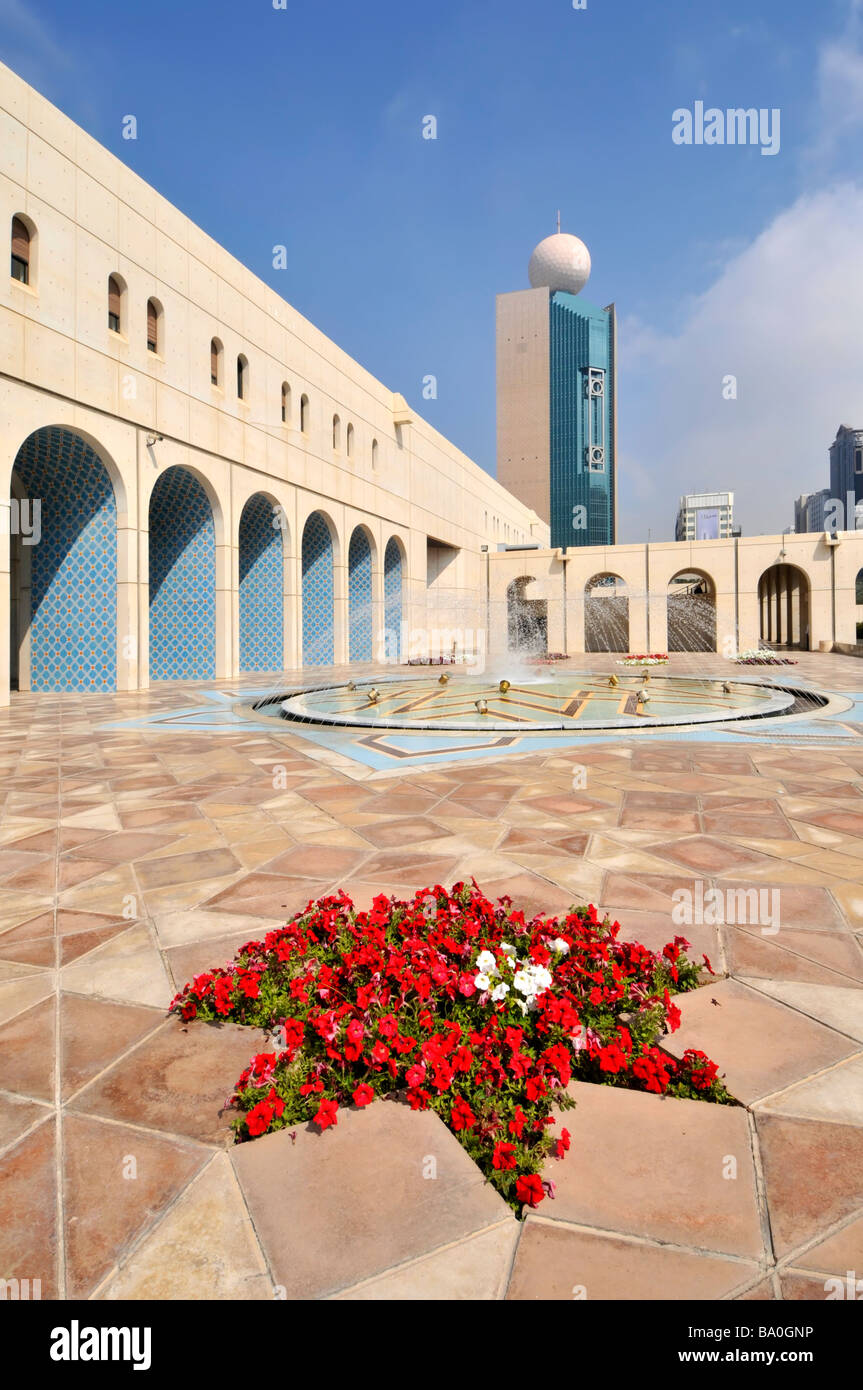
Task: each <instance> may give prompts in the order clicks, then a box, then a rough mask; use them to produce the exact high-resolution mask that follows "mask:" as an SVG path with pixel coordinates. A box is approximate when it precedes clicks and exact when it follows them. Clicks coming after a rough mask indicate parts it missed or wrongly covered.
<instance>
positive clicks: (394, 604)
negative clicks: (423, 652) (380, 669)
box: [384, 536, 403, 662]
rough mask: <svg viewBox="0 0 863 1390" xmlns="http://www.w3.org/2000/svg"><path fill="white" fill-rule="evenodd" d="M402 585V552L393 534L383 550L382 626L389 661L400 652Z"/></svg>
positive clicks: (396, 659) (399, 658)
mask: <svg viewBox="0 0 863 1390" xmlns="http://www.w3.org/2000/svg"><path fill="white" fill-rule="evenodd" d="M402 586H403V566H402V552H401V547H400V545H399V543H398V541H397V540H396V539H395V537H394V536H393V537H391V538H390V539H389V540H388V541H387V548H386V551H385V552H384V628H385V630H386V654H387V661H391V662H394V661H400V660H401V654H402V601H403V596H402Z"/></svg>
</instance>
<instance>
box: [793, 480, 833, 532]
mask: <svg viewBox="0 0 863 1390" xmlns="http://www.w3.org/2000/svg"><path fill="white" fill-rule="evenodd" d="M829 497H830V489H829V487H822V488H821V489H820V491H819V492H804V493H803V494H802V496H800V497H796V498H795V499H794V530H795V531H796V533H797V534H798V535H804V534H806V533H807V532H818V531H823V530H824V529H825V527H826V518H825V508H826V506H827V500H828V498H829Z"/></svg>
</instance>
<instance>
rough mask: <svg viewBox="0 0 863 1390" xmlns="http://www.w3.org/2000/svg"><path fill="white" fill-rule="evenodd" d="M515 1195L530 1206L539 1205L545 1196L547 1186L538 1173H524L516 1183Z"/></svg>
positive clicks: (518, 1199)
mask: <svg viewBox="0 0 863 1390" xmlns="http://www.w3.org/2000/svg"><path fill="white" fill-rule="evenodd" d="M515 1195H516V1199H517V1201H519V1202H523V1203H524V1205H525V1206H528V1207H538V1206H539V1204H540V1202H541V1201H542V1200H543V1199H544V1197H545V1188H544V1187H543V1185H542V1178H541V1177H540V1176H539V1174H538V1173H528V1174H524V1173H523V1174H522V1175H521V1177H520V1178H519V1179H518V1180H517V1182H516V1184H515Z"/></svg>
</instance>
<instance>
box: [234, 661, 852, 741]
mask: <svg viewBox="0 0 863 1390" xmlns="http://www.w3.org/2000/svg"><path fill="white" fill-rule="evenodd" d="M803 697H804V692H801V691H798V690H795V689H793V688H790V687H783V686H777V685H775V684H772V683H768V682H766V681H763V680H759V679H757V678H752V679H746V678H744V679H738V680H733V681H728V680H721V679H716V680H711V679H706V678H696V677H690V676H668V675H652V676H651V678H650V686H649V689H648V688H647V687H646V685H645V682H644V678H643V675H642V674H641V673H640V672H639V673H636V674H633V675H632V676H626V675H620V676H617V675H616V674H615V675H613V676H612V677H611V678H609V677H608V676H606V675H598V674H590V673H585V672H574V671H566V672H558V673H556V674H553V675H552V674H545V673H543V674H542V676H541V677H540V678H531V679H528V680H525V679H524V678H522V679H521V680H519V679H518V675H517V673H516V672H513V678H512V679H511V680H509V679H499V678H497V677H490V676H485V677H484V676H481V675H471V674H468V673H465V674H463V675H462V674H460V675H459V676H457V677H455V678H454V679H453V680H452V681H448V682H447V683H446V684H444V685H441V684H440V683H439V681H438V680H437V679H436V678H434V677H406V678H401V679H398V678H397V679H392V680H382V679H378V680H377V683H376V685H375V686H372V684H371V682H368V683H367V684H366V685H363V684H362V683H354V682H351V683H350V684H348V683H345V684H339V685H326V686H321V687H318V688H316V689H307V690H303V691H300V692H298V693H295V694H291V695H287V696H280V697H278V698H271V699H270V700H268V701H267V702H266V705H267V709H266V710H265V711H263V712H267V713H273V714H275V713H278V715H279V716H280V717H281V718H282V719H287V720H295V721H299V722H301V723H312V724H325V725H336V726H341V727H351V728H368V729H414V730H417V729H422V730H426V731H435V732H441V733H446V732H452V733H455V732H460V733H464V732H466V731H470V730H477V731H482V732H483V733H486V732H488V731H489V730H491V729H493V730H497V731H501V732H508V733H515V732H518V733H532V732H540V731H552V730H553V731H557V732H560V731H568V732H572V733H575V734H577V733H579V732H585V733H586V732H595V731H596V730H601V729H612V730H617V731H625V730H639V731H640V730H647V729H658V728H667V727H680V726H683V727H691V726H693V725H704V724H728V723H730V722H732V721H736V720H752V719H764V718H770V717H777V716H782V715H787V714H792V713H796V712H798V711H799V710H800V709H801V708H802V704H801V701H802V700H803ZM813 699H815V700H816V701H818V702H820V704H821V705H824V704H826V703H827V701H826V698H821V697H814V696H813V693H812V692H811V691H807V692H805V704H806V707H807V708H808V709H809V710H810V712H811V710H812V703H813ZM257 709H258V712H262V706H260V705H259V706H258V707H257Z"/></svg>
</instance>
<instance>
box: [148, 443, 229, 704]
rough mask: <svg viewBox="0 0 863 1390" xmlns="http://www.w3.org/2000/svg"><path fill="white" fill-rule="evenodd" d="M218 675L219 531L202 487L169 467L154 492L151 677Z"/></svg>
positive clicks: (185, 473) (183, 470)
mask: <svg viewBox="0 0 863 1390" xmlns="http://www.w3.org/2000/svg"><path fill="white" fill-rule="evenodd" d="M215 674H216V533H215V527H214V525H213V513H212V510H211V508H210V502H209V499H208V497H207V494H206V493H205V491H204V489H203V487H202V486H201V484H200V483H199V482H198V479H197V478H196V477H195V475H194V474H193V473H190V472H189V470H188V469H186V468H177V467H174V468H168V469H167V470H166V471H165V472H164V473H163V474H162V475H161V476H160V477H159V478H158V479H157V481H156V486H155V487H154V488H153V491H152V494H151V496H150V679H151V680H154V681H172V680H212V679H213V678H214V676H215Z"/></svg>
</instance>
